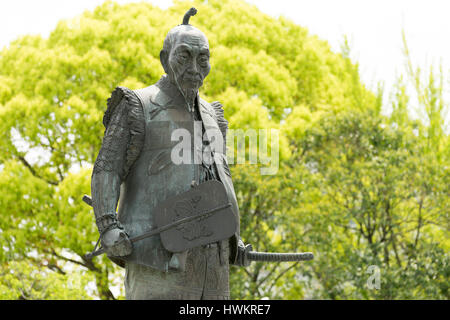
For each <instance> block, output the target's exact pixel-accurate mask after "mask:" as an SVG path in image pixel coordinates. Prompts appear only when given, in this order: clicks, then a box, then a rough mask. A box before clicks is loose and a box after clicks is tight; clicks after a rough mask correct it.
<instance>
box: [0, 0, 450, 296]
mask: <svg viewBox="0 0 450 320" xmlns="http://www.w3.org/2000/svg"><path fill="white" fill-rule="evenodd" d="M193 5H194V6H195V7H197V9H198V10H199V14H198V15H196V16H195V17H194V18H192V22H191V23H192V24H193V25H195V26H196V27H198V28H199V29H201V30H202V31H203V32H204V33H205V34H206V36H207V37H208V38H209V41H210V47H211V63H212V70H211V73H210V75H209V76H208V78H207V79H206V81H205V85H204V87H203V88H202V90H201V94H202V95H203V97H204V98H205V99H206V100H209V101H214V100H219V101H221V102H222V104H223V105H224V109H225V116H226V118H227V119H228V120H229V122H230V125H231V128H235V129H238V128H241V129H246V128H255V129H257V128H275V129H279V130H280V168H279V170H278V172H277V174H275V175H271V176H263V175H261V174H260V171H259V168H258V167H257V166H255V165H235V166H233V167H232V174H233V181H234V183H235V189H236V192H237V197H238V201H239V204H240V208H241V216H242V217H241V226H242V227H241V228H242V229H241V233H242V237H243V239H244V241H245V242H247V243H252V244H253V246H254V248H256V249H257V250H260V251H312V252H314V253H315V260H314V261H312V262H304V263H280V264H262V263H253V264H252V265H251V266H250V267H248V268H246V269H244V268H237V267H233V268H231V283H230V286H231V290H232V298H245V299H250V298H253V299H259V298H262V297H269V298H272V299H281V298H282V299H303V298H326V299H330V298H331V299H373V298H385V299H417V298H434V299H448V298H450V297H449V276H450V267H449V257H448V251H449V248H450V240H449V237H448V234H449V233H448V232H449V221H450V220H449V213H450V203H449V196H450V190H449V188H448V186H449V185H450V172H449V170H450V168H449V160H450V151H449V150H450V140H449V137H448V133H447V134H446V132H445V130H444V117H443V114H444V111H445V110H446V105H445V102H444V100H443V98H442V94H443V93H442V92H443V86H444V84H445V83H444V81H443V78H442V77H441V78H440V76H442V73H440V74H438V75H437V76H436V72H433V70H431V71H430V72H428V73H427V75H428V76H427V77H426V78H423V72H420V71H421V70H420V69H417V68H414V67H413V66H412V65H411V64H409V68H408V69H407V74H406V76H407V79H410V80H412V81H413V83H414V88H415V89H416V95H417V96H418V97H419V103H420V108H421V110H422V111H423V119H424V120H425V121H423V122H421V121H417V120H412V119H411V118H410V117H409V116H408V109H409V108H410V107H411V104H412V103H411V99H410V98H409V96H408V94H407V93H406V89H405V88H406V86H407V84H406V80H402V79H399V82H398V85H397V86H396V87H395V88H392V90H391V91H392V92H391V95H392V98H391V103H392V113H391V115H390V116H385V115H383V114H382V112H381V102H382V95H383V92H382V90H379V91H378V92H376V93H374V92H372V91H371V90H368V89H366V88H365V87H364V85H363V84H362V83H361V81H360V79H359V76H358V66H357V65H355V64H353V63H352V62H351V61H350V59H349V52H348V47H346V46H344V50H343V52H342V53H339V54H338V53H333V52H332V51H331V50H330V46H329V45H328V44H327V42H325V41H322V40H320V39H318V38H317V37H315V36H311V35H309V34H308V31H307V30H306V29H305V28H302V27H300V26H298V25H295V24H294V23H292V22H291V21H289V20H286V19H284V18H279V19H275V18H272V17H270V16H268V15H265V14H263V13H261V12H260V11H258V10H257V9H256V7H254V6H251V5H248V4H246V3H245V2H243V1H240V0H226V1H223V0H220V1H219V0H209V1H207V2H204V1H180V2H175V4H174V6H173V7H171V8H169V9H167V10H161V9H159V8H157V7H153V6H151V5H149V4H144V3H140V4H130V5H124V6H119V5H117V4H115V3H113V2H106V3H104V4H103V5H101V6H99V7H98V8H97V9H95V10H94V12H85V13H84V14H83V15H81V16H79V17H76V18H74V19H72V20H67V21H61V22H60V23H59V24H58V26H57V27H56V29H55V30H54V31H53V32H52V33H51V35H50V36H49V38H48V39H42V38H41V37H39V36H24V37H21V38H20V39H18V40H16V41H14V42H12V43H11V44H10V45H9V47H7V48H5V49H4V50H3V51H1V52H0V119H1V121H0V130H1V131H2V132H3V139H1V140H0V163H1V164H0V190H2V192H1V193H0V208H1V217H0V244H1V247H0V274H1V277H0V298H1V299H89V298H101V299H114V298H123V289H120V290H116V289H117V288H121V286H122V284H121V276H122V272H123V271H122V269H119V268H118V267H116V266H114V265H113V264H112V263H111V262H109V260H108V259H107V258H105V257H100V258H96V259H95V260H94V262H93V263H88V262H87V261H85V260H83V258H82V256H83V255H84V254H85V253H86V252H88V251H90V250H92V248H93V245H94V244H95V241H96V240H97V237H98V232H97V230H96V227H95V224H94V216H93V212H92V211H91V209H90V208H89V207H88V206H86V205H85V204H84V203H83V202H82V201H81V196H82V195H83V194H90V175H91V171H92V164H93V162H94V160H95V157H96V155H97V153H98V151H99V148H100V145H101V141H102V137H103V130H104V128H103V126H102V121H101V120H102V116H103V113H104V111H105V109H106V99H107V98H108V97H109V95H110V93H111V91H112V90H113V89H114V88H115V87H116V86H119V85H121V86H127V87H129V88H131V89H137V88H141V87H145V86H148V85H150V84H153V83H154V82H156V81H157V80H158V79H159V77H160V76H161V75H162V74H163V69H162V67H161V65H160V62H159V51H160V50H161V48H162V43H163V39H164V37H165V35H166V34H167V32H168V31H169V30H170V29H171V28H172V27H174V26H176V25H178V24H180V23H181V20H182V17H183V14H184V13H185V12H186V10H187V9H188V8H189V7H191V6H193ZM405 48H406V45H405ZM405 79H406V78H405ZM370 266H377V267H378V268H379V270H380V280H381V283H380V288H379V289H374V288H372V289H371V287H370V285H368V281H369V282H370V276H371V275H372V274H371V273H370V270H371V269H370V268H369V267H370ZM112 288H116V289H115V290H112ZM113 292H119V294H117V293H116V294H113Z"/></svg>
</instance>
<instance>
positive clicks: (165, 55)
mask: <svg viewBox="0 0 450 320" xmlns="http://www.w3.org/2000/svg"><path fill="white" fill-rule="evenodd" d="M159 60H160V61H161V64H162V66H163V68H164V71H165V72H166V73H167V74H169V52H167V51H166V50H161V52H160V53H159Z"/></svg>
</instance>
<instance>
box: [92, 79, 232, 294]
mask: <svg viewBox="0 0 450 320" xmlns="http://www.w3.org/2000/svg"><path fill="white" fill-rule="evenodd" d="M195 121H201V123H202V130H195V126H194V122H195ZM103 123H104V125H105V127H106V130H105V136H104V139H103V143H102V148H101V150H100V152H99V155H98V157H97V160H96V163H95V166H94V173H93V177H92V179H93V181H92V187H93V188H96V189H97V192H95V193H93V195H94V194H96V195H101V196H97V197H93V206H94V211H95V212H96V215H97V213H100V214H104V213H111V212H115V208H116V206H117V201H118V200H119V196H120V202H119V210H118V219H119V221H120V223H121V224H122V225H123V227H124V229H125V231H126V232H127V234H128V235H129V236H130V237H135V236H138V235H140V234H142V233H144V232H145V231H148V230H150V229H152V228H154V227H155V223H154V209H155V207H156V206H157V205H158V203H159V202H161V201H162V200H165V199H167V198H169V197H171V196H174V195H177V194H180V193H182V192H185V191H187V190H189V188H191V185H192V183H193V182H194V183H201V182H204V181H207V180H209V179H217V180H220V181H221V182H222V183H223V184H224V186H225V190H226V192H227V196H228V199H229V201H230V203H231V205H232V211H233V217H230V218H233V219H236V221H237V225H239V210H238V205H237V201H236V195H235V192H234V188H233V183H232V180H231V174H230V170H229V167H228V164H227V159H226V142H225V141H226V130H227V121H226V120H225V119H224V117H223V110H222V108H221V105H220V103H218V102H215V103H212V104H209V103H207V102H206V101H204V100H203V99H201V98H200V97H199V96H198V95H197V98H196V102H195V110H194V112H189V110H188V107H187V105H186V102H185V100H184V98H183V96H182V95H181V93H180V92H179V91H178V90H177V89H176V88H175V87H174V86H173V85H172V84H171V83H170V82H169V80H168V78H167V77H166V76H164V77H163V78H161V80H159V81H158V82H157V83H156V84H155V85H152V86H149V87H147V88H144V89H139V90H135V91H132V90H129V89H127V88H123V87H118V88H116V90H115V91H114V92H113V93H112V96H111V98H110V99H108V109H107V111H106V113H105V115H104V118H103ZM179 128H182V129H185V130H187V131H188V132H189V133H190V136H191V137H192V141H191V143H190V146H191V148H192V149H191V155H192V157H197V159H202V158H203V155H204V150H203V147H204V146H205V145H208V146H209V147H210V149H209V150H208V152H210V156H211V158H212V159H213V160H214V161H213V163H210V162H209V163H195V161H190V162H189V163H182V164H175V163H174V162H173V161H172V159H171V152H172V149H173V147H174V146H175V145H176V144H177V143H179V141H172V139H171V137H172V133H173V130H175V129H179ZM205 130H207V134H206V135H203V133H204V132H205ZM208 132H216V133H217V132H219V133H220V134H221V135H222V137H223V144H222V145H221V146H220V147H219V148H217V147H216V145H217V144H214V143H211V141H209V136H208ZM195 135H197V136H195ZM203 138H205V139H203ZM195 141H203V143H202V144H200V148H199V145H198V143H197V144H196V143H194V142H195ZM119 188H120V189H119ZM238 239H239V227H238V229H237V231H236V234H235V235H234V236H232V237H231V238H230V239H228V240H224V241H221V242H219V243H217V244H212V245H209V246H207V247H205V248H194V249H191V250H189V252H184V253H181V254H173V253H171V252H169V251H167V250H166V249H165V248H164V247H163V245H162V243H161V240H160V237H159V236H154V237H150V238H147V239H143V240H141V241H138V242H135V243H134V244H133V252H132V253H131V254H130V255H129V256H126V257H121V258H117V257H110V259H111V260H112V261H114V262H115V263H117V264H119V265H120V266H122V267H126V268H127V275H126V281H125V284H126V288H127V287H128V291H129V292H130V294H128V292H127V297H130V298H146V296H145V295H146V294H147V295H150V296H149V297H148V298H152V297H157V296H154V295H152V292H151V291H149V292H148V293H142V292H141V293H139V292H138V291H142V288H141V289H139V290H137V291H136V290H135V289H133V288H131V287H132V286H134V287H136V286H139V281H135V280H136V279H131V278H130V277H137V278H143V277H144V276H143V275H144V274H146V275H147V276H146V277H147V278H149V279H150V278H151V279H154V280H152V281H153V282H152V283H155V281H156V282H158V281H157V280H158V279H160V278H164V279H167V281H166V284H168V283H169V282H172V283H174V285H175V286H177V287H179V286H184V287H189V286H191V287H192V286H197V287H198V281H197V282H196V281H195V279H196V277H198V276H200V278H198V279H200V280H202V279H203V280H204V279H205V275H200V274H199V273H202V272H206V273H208V274H210V275H213V274H214V273H218V274H216V275H215V276H213V278H215V279H216V280H217V279H219V280H220V279H222V280H220V281H219V282H224V281H223V280H224V279H225V278H226V281H225V282H226V288H228V274H226V275H222V274H221V273H225V272H226V273H228V262H230V263H234V262H235V261H236V258H237V243H238ZM214 247H215V248H216V249H212V248H214ZM202 250H203V251H204V252H203V251H202ZM211 250H215V251H214V252H216V253H217V254H216V255H213V256H212V258H211V259H210V260H211V261H209V262H210V263H209V268H210V269H207V264H208V259H206V260H205V262H206V265H203V264H201V265H199V263H200V262H199V261H196V260H199V259H200V260H201V259H202V258H200V257H199V255H202V254H203V255H204V256H205V257H206V256H211ZM208 252H209V253H208ZM225 256H226V260H227V261H223V260H224V257H225ZM214 265H215V266H216V268H213V269H214V270H212V269H211V267H212V266H214ZM197 269H198V270H197ZM222 269H223V270H222ZM163 274H164V275H163ZM170 274H174V275H172V276H171V275H170ZM191 274H192V275H191ZM170 277H172V279H171V280H170V279H169V278H170ZM206 278H207V277H206ZM200 280H199V281H200ZM141 282H142V281H141ZM213 282H214V281H213ZM215 282H217V281H215ZM127 284H128V285H127ZM141 284H142V283H141ZM203 284H204V283H203ZM153 286H155V285H154V284H153ZM207 286H208V284H206V287H207ZM209 286H211V283H210V284H209ZM213 286H214V285H213ZM220 286H221V287H224V288H225V286H224V285H223V284H220V285H219V287H220ZM191 289H192V288H191ZM197 289H198V288H197ZM219 291H220V292H219ZM219 291H218V292H217V294H216V295H214V294H212V295H211V296H208V295H206V296H207V297H209V298H214V297H216V298H221V297H222V298H226V296H227V293H226V291H227V290H225V289H223V290H219ZM222 291H223V292H222ZM210 292H213V293H214V290H212V291H210ZM159 297H161V298H176V297H179V298H196V297H197V296H196V295H195V294H194V295H192V296H189V295H187V296H186V295H181V296H180V295H179V296H176V295H175V296H170V295H168V296H167V295H166V296H164V295H163V296H159ZM202 297H205V295H203V296H202ZM198 298H200V297H198Z"/></svg>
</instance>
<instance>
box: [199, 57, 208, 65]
mask: <svg viewBox="0 0 450 320" xmlns="http://www.w3.org/2000/svg"><path fill="white" fill-rule="evenodd" d="M208 60H209V59H208V56H206V55H202V56H200V58H199V59H198V64H199V65H201V66H202V67H206V66H207V64H208Z"/></svg>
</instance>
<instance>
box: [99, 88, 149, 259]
mask: <svg viewBox="0 0 450 320" xmlns="http://www.w3.org/2000/svg"><path fill="white" fill-rule="evenodd" d="M104 124H105V127H106V130H105V135H104V137H103V142H102V146H101V149H100V152H99V154H98V156H97V159H96V161H95V165H94V170H93V174H92V179H91V193H92V206H93V208H94V214H95V217H96V223H97V227H98V230H99V232H100V234H101V236H102V244H103V246H104V247H108V246H109V247H113V246H115V247H116V248H113V249H111V251H110V254H111V255H114V256H124V255H127V254H129V253H131V252H130V248H128V247H129V246H128V245H127V243H126V242H124V243H122V245H120V243H121V241H122V240H123V239H126V234H125V233H124V231H123V230H122V227H121V225H120V223H119V222H118V219H117V216H116V207H117V203H118V200H119V196H120V185H121V183H122V181H123V180H124V179H125V178H126V176H127V174H128V171H129V168H130V167H131V165H132V164H133V163H134V161H135V160H136V159H137V157H138V156H139V153H140V150H141V148H142V145H143V140H144V117H143V113H142V107H141V105H140V103H139V101H138V100H137V98H136V97H135V96H134V93H132V92H131V91H130V90H128V89H126V88H117V89H116V90H115V91H114V92H113V94H112V96H111V98H110V99H108V109H107V111H106V113H105V117H104ZM116 242H118V243H119V245H117V246H116V245H115V244H116Z"/></svg>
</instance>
